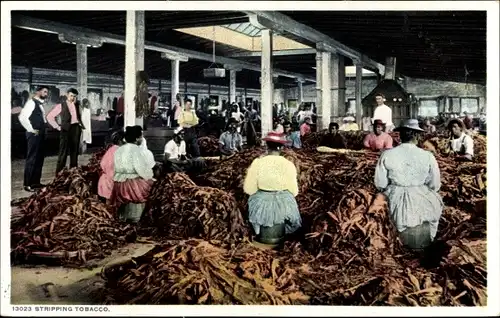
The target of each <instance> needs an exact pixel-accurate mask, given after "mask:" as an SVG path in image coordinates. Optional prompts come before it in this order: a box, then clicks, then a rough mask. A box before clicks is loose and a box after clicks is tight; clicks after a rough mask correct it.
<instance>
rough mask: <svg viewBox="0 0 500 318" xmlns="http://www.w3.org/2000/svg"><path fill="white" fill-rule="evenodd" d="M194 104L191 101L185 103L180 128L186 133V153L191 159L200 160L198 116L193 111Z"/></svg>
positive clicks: (180, 118)
mask: <svg viewBox="0 0 500 318" xmlns="http://www.w3.org/2000/svg"><path fill="white" fill-rule="evenodd" d="M192 104H193V102H192V101H191V100H190V99H186V100H185V101H184V107H185V109H184V110H182V111H181V113H180V115H179V119H178V123H179V126H180V127H182V128H183V131H184V141H185V142H186V151H187V153H188V154H189V155H191V157H193V158H198V157H199V156H200V148H199V147H198V134H197V133H196V128H195V126H196V125H198V121H199V120H198V116H196V112H195V110H194V109H191V106H192Z"/></svg>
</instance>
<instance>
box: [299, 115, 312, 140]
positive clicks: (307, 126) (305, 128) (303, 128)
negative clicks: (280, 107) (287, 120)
mask: <svg viewBox="0 0 500 318" xmlns="http://www.w3.org/2000/svg"><path fill="white" fill-rule="evenodd" d="M311 125H312V120H311V117H306V118H305V119H304V123H303V124H302V125H300V136H301V137H305V136H306V135H308V134H310V133H311Z"/></svg>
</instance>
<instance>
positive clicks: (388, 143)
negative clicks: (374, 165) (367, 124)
mask: <svg viewBox="0 0 500 318" xmlns="http://www.w3.org/2000/svg"><path fill="white" fill-rule="evenodd" d="M384 130H385V124H384V123H383V122H382V121H381V120H380V119H375V121H374V122H373V132H372V133H370V134H369V135H367V136H366V137H365V141H364V145H365V148H367V149H370V150H373V151H380V150H385V149H391V148H392V137H391V135H389V134H388V133H386V132H384Z"/></svg>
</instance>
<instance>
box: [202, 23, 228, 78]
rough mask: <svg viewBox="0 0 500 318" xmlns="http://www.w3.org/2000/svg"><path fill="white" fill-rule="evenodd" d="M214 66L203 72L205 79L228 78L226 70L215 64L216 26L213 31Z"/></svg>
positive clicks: (211, 65)
mask: <svg viewBox="0 0 500 318" xmlns="http://www.w3.org/2000/svg"><path fill="white" fill-rule="evenodd" d="M212 35H213V39H212V64H210V66H209V67H208V68H206V69H204V70H203V77H205V78H224V77H226V69H225V68H223V67H222V68H221V67H217V63H215V25H214V26H213V29H212Z"/></svg>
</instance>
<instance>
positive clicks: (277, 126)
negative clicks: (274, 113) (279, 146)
mask: <svg viewBox="0 0 500 318" xmlns="http://www.w3.org/2000/svg"><path fill="white" fill-rule="evenodd" d="M283 123H284V120H283V118H278V119H276V120H275V121H274V125H273V131H274V132H276V133H278V134H284V133H285V129H284V127H283Z"/></svg>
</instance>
